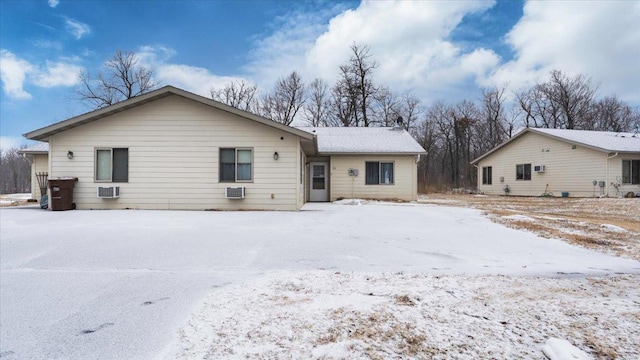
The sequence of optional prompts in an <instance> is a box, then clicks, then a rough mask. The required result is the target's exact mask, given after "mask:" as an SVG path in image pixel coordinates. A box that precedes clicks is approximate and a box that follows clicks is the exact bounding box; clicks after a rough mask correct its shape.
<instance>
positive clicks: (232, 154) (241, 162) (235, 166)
mask: <svg viewBox="0 0 640 360" xmlns="http://www.w3.org/2000/svg"><path fill="white" fill-rule="evenodd" d="M252 165H253V150H252V149H242V148H223V149H220V182H250V181H252V180H253V166H252Z"/></svg>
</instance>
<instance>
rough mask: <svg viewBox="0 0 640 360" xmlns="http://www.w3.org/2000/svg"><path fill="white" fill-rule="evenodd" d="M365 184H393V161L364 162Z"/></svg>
mask: <svg viewBox="0 0 640 360" xmlns="http://www.w3.org/2000/svg"><path fill="white" fill-rule="evenodd" d="M365 173H366V175H365V184H366V185H393V181H394V180H393V162H382V161H367V162H365Z"/></svg>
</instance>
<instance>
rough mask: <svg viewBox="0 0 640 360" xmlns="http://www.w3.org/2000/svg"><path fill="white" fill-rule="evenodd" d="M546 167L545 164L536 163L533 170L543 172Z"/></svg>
mask: <svg viewBox="0 0 640 360" xmlns="http://www.w3.org/2000/svg"><path fill="white" fill-rule="evenodd" d="M544 169H545V167H544V165H536V166H534V167H533V171H535V172H539V173H543V172H544Z"/></svg>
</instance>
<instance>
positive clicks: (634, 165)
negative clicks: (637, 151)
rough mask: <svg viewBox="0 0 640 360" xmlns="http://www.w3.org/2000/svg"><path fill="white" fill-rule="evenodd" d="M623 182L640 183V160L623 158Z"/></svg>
mask: <svg viewBox="0 0 640 360" xmlns="http://www.w3.org/2000/svg"><path fill="white" fill-rule="evenodd" d="M622 183H623V184H634V185H640V160H622Z"/></svg>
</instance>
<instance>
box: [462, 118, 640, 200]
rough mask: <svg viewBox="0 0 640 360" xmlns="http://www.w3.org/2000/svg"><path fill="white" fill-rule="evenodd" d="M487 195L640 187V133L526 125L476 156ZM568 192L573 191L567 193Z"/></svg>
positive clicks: (614, 191)
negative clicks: (539, 127) (507, 138)
mask: <svg viewBox="0 0 640 360" xmlns="http://www.w3.org/2000/svg"><path fill="white" fill-rule="evenodd" d="M471 164H473V165H475V166H476V167H477V168H478V190H479V191H481V192H483V193H485V194H502V195H504V194H506V192H505V188H506V187H508V189H509V192H508V194H509V195H523V196H540V195H542V194H544V193H553V196H562V193H565V194H564V195H568V196H572V197H593V196H603V195H604V196H621V195H622V194H626V193H627V192H635V193H638V192H640V134H634V133H616V132H602V131H585V130H564V129H534V128H527V129H525V130H523V131H522V132H520V133H518V134H516V135H515V136H514V137H512V138H511V139H509V140H508V141H506V142H504V143H503V144H501V145H499V146H497V147H496V148H494V149H493V150H491V151H489V152H487V153H486V154H484V155H482V156H481V157H479V158H477V159H475V160H473V161H472V162H471ZM567 193H568V194H567Z"/></svg>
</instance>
